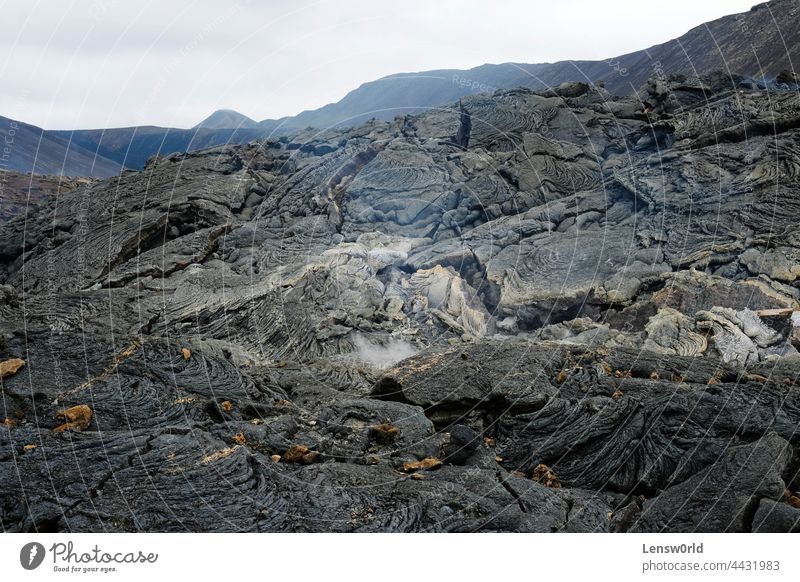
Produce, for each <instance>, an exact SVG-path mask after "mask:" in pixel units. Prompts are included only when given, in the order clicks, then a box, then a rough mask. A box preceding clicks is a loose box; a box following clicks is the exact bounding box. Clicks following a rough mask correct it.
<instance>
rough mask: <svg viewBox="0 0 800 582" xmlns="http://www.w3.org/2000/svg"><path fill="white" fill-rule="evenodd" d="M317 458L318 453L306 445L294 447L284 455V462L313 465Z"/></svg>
mask: <svg viewBox="0 0 800 582" xmlns="http://www.w3.org/2000/svg"><path fill="white" fill-rule="evenodd" d="M316 458H317V453H316V452H315V451H312V450H311V449H309V448H308V447H307V446H305V445H292V446H291V447H289V448H288V449H286V452H285V453H284V454H283V460H284V461H286V462H287V463H305V464H306V465H308V464H311V463H313V462H314V461H315V460H316Z"/></svg>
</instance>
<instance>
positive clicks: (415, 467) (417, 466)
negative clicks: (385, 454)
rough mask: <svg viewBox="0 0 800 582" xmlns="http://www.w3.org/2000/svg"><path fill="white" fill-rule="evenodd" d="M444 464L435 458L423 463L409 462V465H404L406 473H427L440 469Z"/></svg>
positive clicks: (429, 458) (427, 459)
mask: <svg viewBox="0 0 800 582" xmlns="http://www.w3.org/2000/svg"><path fill="white" fill-rule="evenodd" d="M441 464H442V462H441V461H440V460H439V459H437V458H435V457H428V458H426V459H422V460H421V461H408V462H407V463H403V470H404V471H427V470H429V469H435V468H437V467H439V466H440V465H441Z"/></svg>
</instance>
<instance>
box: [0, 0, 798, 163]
mask: <svg viewBox="0 0 800 582" xmlns="http://www.w3.org/2000/svg"><path fill="white" fill-rule="evenodd" d="M798 54H800V2H798V1H797V0H772V2H767V3H764V4H759V5H757V6H754V7H753V8H752V9H751V10H750V11H749V12H745V13H743V14H736V15H731V16H725V17H723V18H720V19H717V20H714V21H712V22H709V23H706V24H702V25H700V26H698V27H696V28H693V29H692V30H690V31H689V32H687V33H686V34H684V35H683V36H681V37H679V38H677V39H674V40H671V41H668V42H665V43H663V44H659V45H655V46H652V47H650V48H648V49H645V50H641V51H636V52H633V53H629V54H626V55H622V56H618V57H613V58H610V59H606V60H603V61H561V62H557V63H544V64H525V63H504V64H499V65H482V66H480V67H475V68H473V69H468V70H460V69H441V70H435V71H425V72H420V73H401V74H396V75H390V76H388V77H383V78H382V79H378V80H376V81H371V82H369V83H364V84H363V85H361V86H360V87H358V88H357V89H355V90H353V91H351V92H350V93H348V94H347V95H346V96H345V97H344V98H343V99H342V100H340V101H338V102H337V103H331V104H328V105H325V106H324V107H321V108H319V109H315V110H312V111H303V112H302V113H300V114H298V115H296V116H294V117H285V118H282V119H267V120H264V121H261V122H258V123H256V122H255V121H253V120H252V119H250V118H249V117H247V116H245V115H242V114H241V113H238V112H236V111H231V110H220V111H216V112H214V113H213V114H211V115H210V116H209V117H208V118H206V119H205V120H203V121H201V122H200V123H199V124H198V125H197V126H196V127H195V128H193V129H172V128H163V127H150V126H145V127H128V128H115V129H105V130H100V129H89V130H75V131H46V132H44V133H45V137H47V138H56V139H55V141H53V142H50V141H48V140H45V142H46V144H47V145H46V147H44V148H43V150H44V151H43V152H40V155H39V159H37V164H38V165H37V166H36V168H35V171H36V172H39V173H48V174H54V173H56V174H57V173H62V166H63V168H64V170H63V173H65V174H68V175H75V174H76V173H84V174H87V175H93V176H99V177H105V176H109V175H113V174H115V173H116V172H117V171H118V169H119V168H118V165H124V166H125V167H128V168H133V169H141V168H142V167H143V166H144V164H145V162H146V161H147V159H148V158H150V157H151V156H152V155H154V154H169V153H173V152H183V151H192V150H198V149H203V148H207V147H212V146H218V145H223V144H226V143H245V142H248V141H251V140H254V139H261V138H265V137H272V136H280V135H288V134H292V133H293V132H296V131H298V130H301V129H305V128H307V127H318V128H328V127H331V126H334V125H341V126H352V125H356V124H359V123H362V122H363V121H365V120H367V119H370V118H372V117H375V118H378V119H386V120H390V119H392V118H394V117H395V116H396V115H401V114H408V113H413V112H418V111H420V110H424V109H428V108H431V107H438V106H444V105H447V104H450V103H452V102H454V101H456V100H458V99H459V98H461V97H466V96H468V95H473V94H475V93H490V92H493V91H494V90H495V89H506V88H513V87H519V86H522V87H527V88H530V89H535V90H541V89H545V88H547V87H555V86H558V85H560V84H561V83H563V82H565V81H584V82H587V83H603V85H604V86H605V88H606V89H607V90H608V91H610V92H611V93H612V94H615V95H627V94H631V93H634V92H637V91H639V90H641V89H642V87H643V86H644V84H645V83H646V82H647V79H648V78H650V77H652V76H654V75H655V76H656V77H662V78H666V77H667V76H668V75H671V74H675V73H685V74H707V73H710V72H712V71H717V70H721V71H723V72H724V73H726V74H729V75H742V76H745V77H750V78H753V79H755V80H759V79H774V78H775V77H777V76H778V75H779V73H781V72H783V71H790V72H791V71H793V67H792V61H791V58H792V56H794V55H798ZM26 127H31V126H26ZM37 132H38V133H37ZM41 132H42V130H40V129H38V128H32V131H31V132H29V133H30V134H29V135H28V134H26V135H25V136H22V135H19V136H18V137H17V141H18V144H19V145H18V148H17V149H18V153H17V157H16V161H15V163H16V165H15V166H13V167H11V169H16V170H18V171H23V172H27V171H31V170H32V169H34V166H33V159H34V158H33V152H35V149H36V146H37V144H38V143H39V140H40V137H41ZM68 143H71V144H72V145H71V146H70V148H69V152H67V144H68ZM23 153H24V155H23ZM43 153H44V154H47V155H42V154H43ZM95 154H96V155H95Z"/></svg>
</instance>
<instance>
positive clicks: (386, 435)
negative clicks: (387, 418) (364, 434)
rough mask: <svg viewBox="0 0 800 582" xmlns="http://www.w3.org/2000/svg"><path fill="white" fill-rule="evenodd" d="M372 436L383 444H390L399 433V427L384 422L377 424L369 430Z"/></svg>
mask: <svg viewBox="0 0 800 582" xmlns="http://www.w3.org/2000/svg"><path fill="white" fill-rule="evenodd" d="M371 434H372V438H374V439H375V440H376V441H378V442H379V443H381V444H384V445H390V444H392V443H393V442H394V441H395V439H396V438H397V436H398V435H399V434H400V429H399V428H397V427H396V426H394V425H393V424H389V423H388V422H385V423H383V424H377V425H375V426H373V427H372V430H371Z"/></svg>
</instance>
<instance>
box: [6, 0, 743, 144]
mask: <svg viewBox="0 0 800 582" xmlns="http://www.w3.org/2000/svg"><path fill="white" fill-rule="evenodd" d="M757 2H758V0H669V1H668V2H649V1H646V0H609V1H605V2H603V1H598V0H594V1H589V0H557V1H554V0H492V1H483V2H476V1H461V2H458V1H456V0H393V1H383V0H363V1H362V0H327V1H312V0H299V1H298V0H294V1H288V0H287V1H280V2H279V1H277V0H263V1H259V0H239V1H238V2H236V1H231V2H227V1H225V0H194V1H192V0H186V1H182V2H177V1H165V0H138V1H136V2H132V1H130V0H127V1H122V0H87V1H77V0H75V1H70V0H41V1H36V0H10V1H5V2H3V1H2V0H0V14H2V18H3V21H4V27H3V33H2V35H0V47H1V49H0V50H2V52H0V54H1V55H3V57H0V115H3V116H6V117H11V118H14V119H19V120H22V121H26V122H28V123H33V124H35V125H39V126H42V127H45V128H47V129H72V128H94V127H119V126H128V125H144V124H151V125H163V126H171V127H191V126H193V125H195V124H196V123H197V122H199V121H200V120H201V119H203V118H204V117H206V116H207V115H209V114H210V113H211V112H213V111H214V110H216V109H236V110H237V111H240V112H242V113H244V114H245V115H248V116H250V117H252V118H254V119H256V120H261V119H266V118H276V117H281V116H284V115H292V114H295V113H298V112H300V111H302V110H304V109H314V108H317V107H320V106H322V105H324V104H326V103H329V102H332V101H338V100H339V99H341V98H342V97H343V96H344V95H345V94H346V93H347V92H348V91H350V90H351V89H354V88H356V87H357V86H358V85H360V84H361V83H364V82H366V81H370V80H373V79H376V78H378V77H381V76H384V75H388V74H391V73H398V72H411V71H421V70H427V69H437V68H439V69H441V68H469V67H474V66H477V65H481V64H484V63H502V62H509V61H512V62H527V63H537V62H549V61H558V60H563V59H602V58H608V57H611V56H615V55H619V54H624V53H626V52H631V51H634V50H638V49H641V48H645V47H648V46H651V45H653V44H657V43H660V42H664V41H666V40H669V39H671V38H674V37H676V36H680V35H681V34H683V33H684V32H686V31H687V30H689V29H690V28H692V27H694V26H697V25H699V24H701V23H703V22H705V21H708V20H712V19H714V18H718V17H720V16H723V15H725V14H732V13H736V12H743V11H746V10H748V9H749V8H750V6H751V5H752V4H755V3H757Z"/></svg>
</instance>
